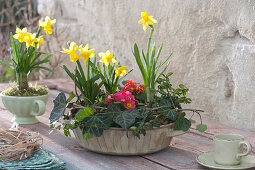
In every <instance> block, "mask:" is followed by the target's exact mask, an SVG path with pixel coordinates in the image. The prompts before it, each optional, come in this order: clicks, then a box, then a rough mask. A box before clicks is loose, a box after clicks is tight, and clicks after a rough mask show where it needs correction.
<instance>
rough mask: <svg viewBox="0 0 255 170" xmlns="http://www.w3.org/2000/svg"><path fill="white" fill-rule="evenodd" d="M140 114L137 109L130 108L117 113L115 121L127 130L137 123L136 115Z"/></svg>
mask: <svg viewBox="0 0 255 170" xmlns="http://www.w3.org/2000/svg"><path fill="white" fill-rule="evenodd" d="M138 115H139V112H138V110H137V109H128V110H124V111H122V112H120V113H119V114H116V115H115V117H114V119H113V120H114V122H115V123H117V124H118V125H120V126H121V127H122V128H123V129H125V130H127V129H128V128H129V127H130V126H131V125H133V124H134V123H135V119H136V117H137V116H138Z"/></svg>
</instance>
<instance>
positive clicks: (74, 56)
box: [61, 42, 79, 62]
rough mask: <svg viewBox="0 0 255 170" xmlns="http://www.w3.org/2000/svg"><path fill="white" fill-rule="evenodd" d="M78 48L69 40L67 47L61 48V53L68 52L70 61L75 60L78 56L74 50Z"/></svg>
mask: <svg viewBox="0 0 255 170" xmlns="http://www.w3.org/2000/svg"><path fill="white" fill-rule="evenodd" d="M78 49H79V47H78V46H77V45H76V43H75V42H71V44H70V47H69V49H65V48H63V50H64V51H61V52H62V53H67V54H70V59H71V61H72V62H74V61H77V60H78V59H79V56H78V55H77V53H76V51H77V50H78Z"/></svg>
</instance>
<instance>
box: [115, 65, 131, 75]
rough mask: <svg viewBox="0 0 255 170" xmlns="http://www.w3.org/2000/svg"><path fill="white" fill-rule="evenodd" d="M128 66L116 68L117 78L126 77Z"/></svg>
mask: <svg viewBox="0 0 255 170" xmlns="http://www.w3.org/2000/svg"><path fill="white" fill-rule="evenodd" d="M126 68H127V67H126V66H122V67H115V68H114V69H115V71H116V74H115V77H119V76H124V74H127V73H128V72H127V70H126Z"/></svg>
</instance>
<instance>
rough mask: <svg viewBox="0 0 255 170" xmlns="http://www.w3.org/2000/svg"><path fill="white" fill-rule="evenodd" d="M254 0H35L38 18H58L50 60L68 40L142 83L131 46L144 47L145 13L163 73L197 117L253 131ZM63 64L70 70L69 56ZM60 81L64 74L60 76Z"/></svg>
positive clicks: (254, 100)
mask: <svg viewBox="0 0 255 170" xmlns="http://www.w3.org/2000/svg"><path fill="white" fill-rule="evenodd" d="M254 5H255V1H254V0H250V1H248V0H206V1H205V0H129V1H123V0H43V1H42V0H39V1H38V10H39V13H40V14H41V15H42V16H45V15H49V16H51V17H52V18H56V19H57V25H56V30H55V31H56V33H57V35H58V36H57V38H56V39H57V40H56V41H57V42H58V43H60V45H58V46H57V45H55V43H56V42H53V43H52V44H51V45H52V47H53V48H52V51H53V52H54V54H55V56H56V55H61V54H59V53H58V51H60V50H61V49H59V46H62V47H64V46H65V43H66V41H67V40H71V41H75V42H77V43H84V44H85V43H89V44H90V46H91V47H92V48H95V49H96V53H98V52H105V51H106V50H108V49H109V50H110V51H111V52H113V53H114V54H115V56H116V57H117V59H118V60H120V61H121V63H122V64H123V65H127V67H128V68H129V69H134V71H133V72H132V73H131V74H130V75H129V78H132V79H135V80H138V81H141V75H140V74H139V72H138V67H137V65H136V64H135V61H134V57H133V55H132V52H131V47H132V46H133V43H134V42H137V43H138V46H139V47H143V48H144V49H145V46H146V42H147V37H148V34H149V31H147V32H144V31H143V29H142V26H141V25H139V24H138V23H137V22H138V20H139V19H140V12H143V11H147V12H148V14H150V15H153V16H154V18H155V19H156V20H157V21H158V24H155V34H154V35H153V39H154V40H155V42H156V44H157V46H158V47H159V45H160V43H161V42H163V43H164V48H163V53H162V57H166V56H167V55H168V54H169V52H173V56H172V59H171V64H170V65H169V68H168V70H167V71H172V72H174V75H173V77H172V81H173V82H174V84H175V85H177V84H178V83H181V82H183V83H184V84H185V85H186V86H187V87H188V88H189V89H190V94H189V96H190V97H191V98H192V99H193V104H192V107H195V108H198V109H203V110H205V113H204V114H203V117H206V118H209V119H214V120H218V121H220V122H222V123H225V124H228V125H231V126H233V127H238V128H243V129H249V130H255V111H254V106H255V98H254V96H255V49H254V43H255V10H254ZM63 58H65V63H66V64H67V65H69V66H70V67H73V63H70V61H69V57H68V56H67V55H63ZM59 75H61V76H65V75H64V73H63V72H60V74H59Z"/></svg>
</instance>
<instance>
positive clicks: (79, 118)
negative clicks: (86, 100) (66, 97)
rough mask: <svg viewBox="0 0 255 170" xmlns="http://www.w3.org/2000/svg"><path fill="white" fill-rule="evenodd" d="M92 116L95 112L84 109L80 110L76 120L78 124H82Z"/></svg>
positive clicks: (88, 108)
mask: <svg viewBox="0 0 255 170" xmlns="http://www.w3.org/2000/svg"><path fill="white" fill-rule="evenodd" d="M92 114H93V110H92V109H91V108H90V107H84V108H83V110H80V111H79V112H78V113H77V114H76V115H75V118H76V120H77V121H78V122H81V121H82V120H83V119H84V118H85V117H87V116H90V115H92Z"/></svg>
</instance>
